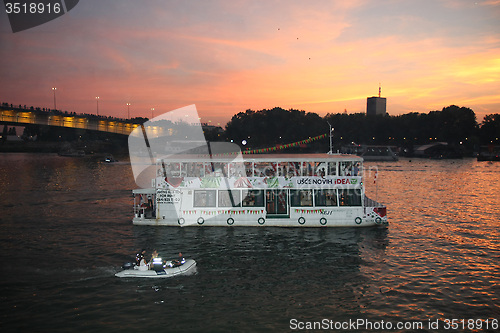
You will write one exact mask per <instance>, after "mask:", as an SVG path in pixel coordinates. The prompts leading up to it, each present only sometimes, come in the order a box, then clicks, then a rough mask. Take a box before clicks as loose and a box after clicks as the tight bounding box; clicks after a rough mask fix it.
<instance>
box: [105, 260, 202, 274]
mask: <svg viewBox="0 0 500 333" xmlns="http://www.w3.org/2000/svg"><path fill="white" fill-rule="evenodd" d="M195 273H196V261H194V260H193V259H187V260H186V262H185V263H184V264H183V265H181V266H178V267H169V268H165V269H163V270H162V271H159V272H157V271H155V270H152V269H150V270H146V271H141V270H139V269H125V270H123V271H121V272H118V273H116V274H115V276H116V277H119V278H154V279H158V278H169V277H174V276H180V275H192V274H195Z"/></svg>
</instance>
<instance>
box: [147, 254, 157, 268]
mask: <svg viewBox="0 0 500 333" xmlns="http://www.w3.org/2000/svg"><path fill="white" fill-rule="evenodd" d="M155 258H158V251H156V250H153V253H152V254H151V260H150V261H149V266H151V267H150V268H152V267H153V260H154V259H155Z"/></svg>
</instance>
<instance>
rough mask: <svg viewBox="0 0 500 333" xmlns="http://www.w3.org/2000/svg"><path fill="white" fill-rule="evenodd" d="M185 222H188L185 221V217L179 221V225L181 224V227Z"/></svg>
mask: <svg viewBox="0 0 500 333" xmlns="http://www.w3.org/2000/svg"><path fill="white" fill-rule="evenodd" d="M185 222H186V220H184V218H183V217H181V218H180V219H178V220H177V223H179V225H183V224H184V223H185Z"/></svg>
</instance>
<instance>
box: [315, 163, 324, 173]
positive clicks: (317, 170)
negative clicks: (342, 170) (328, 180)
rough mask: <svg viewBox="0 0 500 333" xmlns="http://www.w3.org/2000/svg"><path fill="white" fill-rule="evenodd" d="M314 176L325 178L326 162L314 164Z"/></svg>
mask: <svg viewBox="0 0 500 333" xmlns="http://www.w3.org/2000/svg"><path fill="white" fill-rule="evenodd" d="M314 165H315V166H314V176H318V177H325V176H326V162H315V163H314Z"/></svg>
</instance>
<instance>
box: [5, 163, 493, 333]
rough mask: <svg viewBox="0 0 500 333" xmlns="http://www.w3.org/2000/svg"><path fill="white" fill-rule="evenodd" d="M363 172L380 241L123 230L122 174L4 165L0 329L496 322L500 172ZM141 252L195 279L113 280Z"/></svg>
mask: <svg viewBox="0 0 500 333" xmlns="http://www.w3.org/2000/svg"><path fill="white" fill-rule="evenodd" d="M120 160H121V159H120ZM366 166H367V167H370V166H371V167H377V168H378V170H379V171H378V179H377V184H373V181H372V180H369V179H367V180H365V183H366V184H367V186H368V193H369V195H370V196H371V197H373V198H374V197H375V196H377V197H378V200H379V201H381V202H383V203H385V204H387V206H388V215H389V219H390V225H389V227H388V228H387V229H378V228H369V229H365V228H363V229H355V228H339V229H336V228H319V229H310V228H303V229H302V228H168V227H144V226H142V227H141V226H132V224H131V221H130V219H131V215H132V211H131V196H130V190H131V189H132V188H134V187H135V185H134V180H133V177H132V173H131V170H130V166H128V165H126V164H100V163H97V161H96V160H94V159H92V158H84V159H72V158H61V157H58V156H54V155H29V154H2V155H0V181H1V184H2V186H1V187H0V197H1V198H2V200H1V202H0V207H1V208H2V214H1V215H0V227H1V230H2V233H1V234H0V246H1V249H2V253H3V255H4V264H3V269H2V271H1V273H0V288H1V290H2V293H1V294H0V310H1V311H0V313H1V314H0V325H1V326H2V327H5V328H7V329H11V330H13V329H19V330H22V329H30V330H32V329H33V327H37V329H38V331H47V332H49V331H50V332H54V331H58V330H59V331H61V332H66V331H68V327H71V329H70V330H74V331H92V332H100V331H102V332H113V331H120V332H121V331H123V329H124V328H126V329H128V330H130V331H132V330H135V331H137V330H139V331H145V330H149V329H162V330H167V331H180V330H194V331H199V330H215V331H226V330H227V331H229V330H232V331H234V330H238V331H262V330H268V331H283V330H288V329H289V321H290V319H292V318H297V319H299V320H302V321H307V320H316V321H319V320H321V319H323V318H328V319H331V320H338V321H343V320H349V319H353V320H355V319H357V318H364V319H370V320H374V321H375V320H385V321H394V322H395V321H401V320H419V321H425V322H427V320H428V319H437V318H452V317H453V318H488V317H490V318H491V317H493V318H498V317H499V314H500V307H499V305H498V304H500V300H499V294H500V293H499V292H498V285H499V282H500V278H499V274H498V269H499V267H498V266H499V264H498V258H499V257H500V253H499V252H500V251H499V245H498V240H499V232H498V221H499V217H500V208H499V207H498V203H499V202H500V200H499V199H500V198H499V194H498V188H500V186H499V185H500V184H499V181H500V177H499V176H500V164H499V163H497V164H488V163H486V162H482V163H479V162H476V161H475V160H460V161H430V160H412V161H411V162H410V161H409V160H401V161H399V162H390V163H383V164H378V165H377V164H375V163H373V162H371V163H367V165H366ZM143 247H145V248H147V250H148V251H149V252H151V251H152V250H153V249H157V250H158V251H159V253H160V254H161V255H162V256H163V257H164V258H170V257H175V256H176V254H177V252H178V251H182V252H183V253H184V254H185V256H186V257H192V258H194V259H195V260H196V261H197V262H198V274H197V275H195V276H189V277H179V278H172V279H164V280H163V279H162V280H154V281H151V280H140V279H117V278H115V277H114V273H115V272H116V271H118V270H119V269H120V266H121V264H122V263H123V262H124V261H128V260H129V259H130V257H131V256H133V254H134V253H135V251H137V250H139V249H140V248H143ZM10 258H12V260H10ZM138 313H140V314H141V315H140V316H139V317H138V315H137V314H138Z"/></svg>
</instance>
